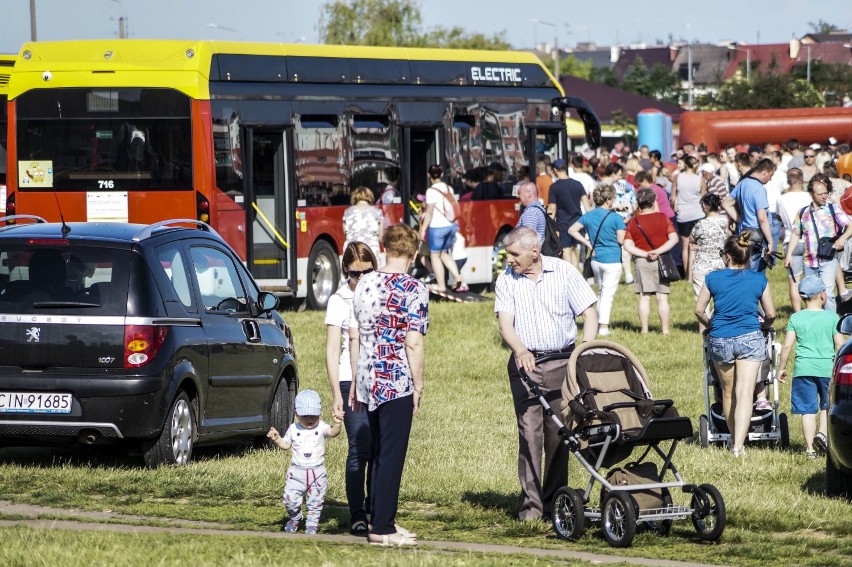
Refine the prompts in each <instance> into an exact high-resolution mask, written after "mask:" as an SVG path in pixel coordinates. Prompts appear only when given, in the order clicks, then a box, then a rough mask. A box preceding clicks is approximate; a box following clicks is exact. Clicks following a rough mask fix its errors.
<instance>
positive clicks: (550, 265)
mask: <svg viewBox="0 0 852 567" xmlns="http://www.w3.org/2000/svg"><path fill="white" fill-rule="evenodd" d="M541 263H542V273H541V276H539V278H538V280H536V281H532V280H531V279H530V278H528V277H527V276H525V275H523V274H515V273H514V272H512V268H511V267H509V268H506V271H505V272H503V273H502V274H500V277H498V278H497V284H496V285H495V289H494V291H495V293H496V298H495V301H494V312H495V313H511V314H513V315H514V316H515V321H514V327H515V332H516V333H517V334H518V338H519V339H520V340H521V342H522V343H523V344H524V346H525V347H527V348H528V349H529V350H536V351H541V350H558V349H561V348H565V347H567V346H569V345H571V344H572V343H574V342H576V340H577V323H576V322H575V321H574V319H576V318H577V317H578V316H579V315H580V314H581V313H582V312H583V311H585V310H586V309H587V308H588V307H590V306H592V305H594V304H595V302H596V301H597V298H596V297H595V294H594V292H593V291H592V288H590V287H589V284H587V283H586V280H585V279H583V276H582V275H581V274H580V272H578V271H577V269H576V268H574V266H572V265H571V264H569V263H568V262H565V261H563V260H560V259H558V258H551V257H550V256H542V257H541Z"/></svg>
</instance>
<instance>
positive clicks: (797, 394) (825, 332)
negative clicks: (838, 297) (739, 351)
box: [778, 275, 844, 459]
mask: <svg viewBox="0 0 852 567" xmlns="http://www.w3.org/2000/svg"><path fill="white" fill-rule="evenodd" d="M799 295H800V296H801V297H802V299H804V300H805V306H806V307H805V309H803V310H801V311H799V312H798V313H793V315H792V316H791V317H790V321H789V322H788V323H787V329H786V331H787V334H786V335H785V336H784V346H783V347H781V360H780V361H779V368H780V373H779V375H778V380H779V381H780V382H782V383H785V382H787V360H788V359H789V358H790V351H791V350H792V349H793V347H794V346H795V347H796V360H795V364H794V366H793V387H792V389H791V399H792V412H793V414H799V415H801V416H802V433H803V434H804V437H805V444H806V445H807V455H808V457H810V458H812V459H815V458H816V455H817V454H816V451H815V450H814V448H816V450H818V451H819V452H820V453H823V454H825V453H826V449H827V448H828V443H827V439H826V436H825V426H826V409H827V407H828V382H829V379H830V377H831V370H832V366H833V365H834V354H835V353H836V352H837V349H839V348H840V347H841V346H843V342H844V340H843V335H841V334H840V333H839V332H837V323H838V321H839V320H840V318H839V317H838V316H837V313H834V312H833V311H824V310H823V305H825V302H826V300H827V299H828V296H827V295H826V291H825V284H824V283H823V281H822V280H821V279H820V278H818V277H817V276H813V275H811V276H806V277H805V278H803V279H802V281H801V282H800V283H799ZM817 413H819V433H816V414H817ZM815 433H816V434H815Z"/></svg>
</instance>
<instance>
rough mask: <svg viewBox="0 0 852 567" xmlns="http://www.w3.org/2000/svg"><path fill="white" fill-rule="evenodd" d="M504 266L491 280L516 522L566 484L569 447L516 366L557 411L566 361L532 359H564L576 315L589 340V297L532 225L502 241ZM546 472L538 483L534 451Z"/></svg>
mask: <svg viewBox="0 0 852 567" xmlns="http://www.w3.org/2000/svg"><path fill="white" fill-rule="evenodd" d="M505 244H506V252H507V253H508V267H507V268H506V271H505V272H503V273H502V274H500V277H498V278H497V284H496V287H495V291H496V300H495V304H494V311H495V312H496V313H497V322H498V325H499V328H500V335H501V336H502V337H503V340H504V341H505V342H506V344H507V345H508V346H509V348H510V349H511V350H512V355H511V356H510V357H509V364H508V371H509V387H510V389H511V391H512V399H513V401H514V405H515V415H516V417H517V420H518V445H519V450H518V478H519V480H520V484H521V494H522V497H523V502H522V504H521V510H520V513H519V514H518V516H519V518H520V519H521V520H536V519H542V518H544V519H547V516H549V515H550V511H551V508H552V505H553V497H554V496H555V494H556V491H557V490H558V489H559V488H561V487H563V486H565V485H566V484H567V482H568V455H569V451H568V449H567V447H565V446H564V445H563V444H562V443H561V439H560V437H559V431H558V428H557V427H556V424H555V423H554V422H553V421H552V420H550V419H548V418H546V416H545V415H544V408H543V407H541V405H540V404H539V402H538V400H537V399H536V398H535V397H533V396H532V395H531V393H530V391H529V388H528V387H527V385H526V384H525V383H524V382H523V381H522V380H521V377H520V371H519V368H523V370H524V371H525V372H526V373H527V374H528V375H529V376H530V378H532V380H533V382H535V383H536V384H538V385H539V387H540V388H541V389H542V392H543V393H544V396H545V398H546V399H548V400H549V401H550V405H551V408H552V409H553V411H554V412H556V413H559V412H560V411H561V393H560V391H561V388H562V382H563V380H564V379H565V373H566V371H567V367H568V358H564V359H561V360H551V361H549V362H545V363H542V364H541V365H536V356H537V355H538V356H542V355H545V354H550V353H554V352H563V353H565V356H566V357H567V356H570V353H571V351H573V350H574V343H575V341H576V339H577V324H576V323H575V321H574V320H575V319H576V318H577V317H579V316H582V317H583V341H584V342H585V341H590V340H593V339H594V338H595V334H596V333H597V329H598V317H597V312H596V311H595V303H596V297H595V294H594V292H593V291H592V289H591V288H590V287H589V285H588V284H587V283H586V281H585V280H584V279H583V276H582V275H581V274H580V273H579V272H578V271H577V270H576V268H574V267H573V266H571V265H570V264H569V263H568V262H564V261H562V260H560V259H558V258H551V257H548V256H542V255H541V253H540V246H541V243H540V241H539V238H538V234H537V233H536V231H535V230H533V229H531V228H527V227H519V228H516V229H515V230H513V231H512V232H510V233H509V234H508V235H507V236H506V240H505ZM542 448H543V450H544V454H545V462H546V466H547V470H545V471H544V475H543V476H544V481H543V482H542V465H541V456H542Z"/></svg>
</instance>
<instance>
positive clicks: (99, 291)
mask: <svg viewBox="0 0 852 567" xmlns="http://www.w3.org/2000/svg"><path fill="white" fill-rule="evenodd" d="M129 271H130V254H129V253H128V252H127V251H126V250H119V249H114V248H97V247H84V246H61V247H50V246H37V245H36V246H33V245H28V244H13V243H10V242H3V241H0V314H48V313H50V312H51V310H56V309H59V310H61V311H62V313H63V314H69V315H73V314H78V313H79V314H85V315H121V316H124V315H125V312H126V309H127V288H128V285H127V282H128V273H129Z"/></svg>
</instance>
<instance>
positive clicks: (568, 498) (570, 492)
mask: <svg viewBox="0 0 852 567" xmlns="http://www.w3.org/2000/svg"><path fill="white" fill-rule="evenodd" d="M584 513H585V510H584V506H583V497H582V496H580V493H579V492H578V491H576V490H574V489H573V488H569V487H567V486H563V487H562V488H560V489H559V490H557V491H556V497H555V498H554V499H553V514H552V516H553V531H555V532H556V536H557V537H559V538H560V539H567V540H569V541H574V540H577V539H579V538H580V537H581V536H582V535H583V530H585V528H586V516H585V515H584Z"/></svg>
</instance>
